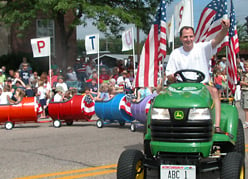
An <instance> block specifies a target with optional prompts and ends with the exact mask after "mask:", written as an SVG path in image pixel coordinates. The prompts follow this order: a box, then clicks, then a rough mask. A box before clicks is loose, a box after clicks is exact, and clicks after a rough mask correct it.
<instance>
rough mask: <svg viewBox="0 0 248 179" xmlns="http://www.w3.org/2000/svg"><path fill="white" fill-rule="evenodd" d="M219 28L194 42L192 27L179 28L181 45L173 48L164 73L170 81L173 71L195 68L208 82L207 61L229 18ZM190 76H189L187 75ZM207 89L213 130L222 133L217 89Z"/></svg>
mask: <svg viewBox="0 0 248 179" xmlns="http://www.w3.org/2000/svg"><path fill="white" fill-rule="evenodd" d="M221 26H222V28H221V30H220V31H219V32H218V34H217V35H216V36H215V37H214V39H212V40H211V41H208V42H200V43H194V40H195V36H194V29H193V28H192V27H188V26H184V27H182V28H181V30H180V41H181V42H182V44H183V46H182V47H179V48H177V49H175V50H174V51H173V52H172V53H171V54H170V57H169V61H168V64H167V67H166V75H167V78H168V80H169V81H170V82H175V81H176V77H175V76H174V73H175V72H176V71H178V70H182V69H195V70H198V71H201V72H203V73H204V74H205V79H204V81H203V82H202V83H205V84H207V83H209V81H210V75H209V61H210V60H211V58H212V56H213V55H214V54H215V53H216V51H217V45H219V44H220V43H221V42H222V40H223V39H224V37H225V36H226V34H227V32H228V30H229V26H230V21H229V19H222V20H221ZM188 75H192V74H188ZM187 77H188V78H192V77H191V76H187ZM206 87H207V89H208V90H209V92H210V94H211V96H212V99H213V102H214V104H215V132H216V133H222V132H223V131H222V130H221V128H220V119H221V118H220V111H221V105H220V99H219V95H218V91H217V89H216V88H215V87H212V86H208V85H206Z"/></svg>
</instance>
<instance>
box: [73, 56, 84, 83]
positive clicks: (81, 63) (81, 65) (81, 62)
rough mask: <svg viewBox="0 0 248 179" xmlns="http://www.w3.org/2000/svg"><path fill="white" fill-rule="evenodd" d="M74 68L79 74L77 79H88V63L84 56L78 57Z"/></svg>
mask: <svg viewBox="0 0 248 179" xmlns="http://www.w3.org/2000/svg"><path fill="white" fill-rule="evenodd" d="M74 70H75V72H76V74H77V79H78V80H79V81H82V82H85V81H86V63H85V59H84V58H77V59H76V63H75V64H74Z"/></svg>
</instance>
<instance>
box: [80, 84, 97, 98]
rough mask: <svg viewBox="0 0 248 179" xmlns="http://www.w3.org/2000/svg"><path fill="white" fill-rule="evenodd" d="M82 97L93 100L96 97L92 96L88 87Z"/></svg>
mask: <svg viewBox="0 0 248 179" xmlns="http://www.w3.org/2000/svg"><path fill="white" fill-rule="evenodd" d="M82 95H86V97H89V98H90V99H91V100H94V99H95V97H93V96H92V94H91V92H90V88H89V87H88V86H86V87H85V88H84V93H83V94H82Z"/></svg>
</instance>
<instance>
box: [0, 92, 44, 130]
mask: <svg viewBox="0 0 248 179" xmlns="http://www.w3.org/2000/svg"><path fill="white" fill-rule="evenodd" d="M38 108H39V105H38V102H37V100H36V98H35V97H24V98H23V99H22V100H21V102H19V103H17V104H1V105H0V114H1V115H0V123H1V124H4V125H5V128H6V129H8V130H9V129H12V128H13V127H14V125H15V124H16V123H29V122H37V120H38Z"/></svg>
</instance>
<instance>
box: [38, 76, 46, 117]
mask: <svg viewBox="0 0 248 179" xmlns="http://www.w3.org/2000/svg"><path fill="white" fill-rule="evenodd" d="M36 95H37V97H38V98H39V102H40V105H41V107H42V109H43V112H42V114H41V118H45V117H46V115H45V110H44V109H45V106H46V89H45V88H44V81H41V80H39V81H38V89H37V94H36Z"/></svg>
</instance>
